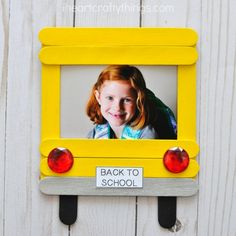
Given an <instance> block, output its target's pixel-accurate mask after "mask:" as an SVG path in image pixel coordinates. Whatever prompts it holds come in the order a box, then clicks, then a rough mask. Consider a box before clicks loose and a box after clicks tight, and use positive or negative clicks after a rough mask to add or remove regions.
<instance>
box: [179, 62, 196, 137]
mask: <svg viewBox="0 0 236 236" xmlns="http://www.w3.org/2000/svg"><path fill="white" fill-rule="evenodd" d="M196 90H197V89H196V64H194V65H191V66H178V103H177V104H178V115H177V117H178V121H177V130H178V139H191V140H195V139H196Z"/></svg>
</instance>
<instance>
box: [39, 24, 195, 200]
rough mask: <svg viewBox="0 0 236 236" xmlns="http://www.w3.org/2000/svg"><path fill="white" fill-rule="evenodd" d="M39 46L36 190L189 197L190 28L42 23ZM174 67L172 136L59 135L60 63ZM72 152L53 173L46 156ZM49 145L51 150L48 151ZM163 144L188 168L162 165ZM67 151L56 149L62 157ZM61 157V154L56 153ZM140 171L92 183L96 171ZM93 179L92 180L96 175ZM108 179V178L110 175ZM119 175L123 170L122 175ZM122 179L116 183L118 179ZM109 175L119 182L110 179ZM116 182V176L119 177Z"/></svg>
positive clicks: (192, 47) (191, 155) (192, 172)
mask: <svg viewBox="0 0 236 236" xmlns="http://www.w3.org/2000/svg"><path fill="white" fill-rule="evenodd" d="M39 39H40V41H41V43H42V49H41V50H40V53H39V58H40V61H41V63H42V99H41V143H40V153H41V159H40V190H41V191H42V192H43V193H45V194H49V195H115V196H118V195H120V196H191V195H194V194H195V193H196V192H197V191H198V184H197V181H196V179H195V178H196V176H197V174H198V171H199V165H198V163H197V161H196V157H197V155H198V152H199V146H198V144H197V142H196V61H197V57H198V55H197V50H196V43H197V34H196V32H195V31H193V30H192V29H187V28H44V29H42V30H41V31H40V33H39ZM113 64H115V65H123V64H124V65H153V66H158V65H159V66H160V65H161V66H165V65H168V66H170V65H171V66H177V130H178V131H177V139H155V140H154V139H150V140H147V139H139V140H122V139H106V140H105V139H83V138H62V137H61V136H60V99H61V98H60V89H61V88H60V86H61V83H60V77H61V74H60V72H61V66H65V65H74V66H76V65H113ZM53 150H54V154H55V153H56V154H55V155H62V154H58V153H59V152H60V151H65V150H66V151H68V152H69V154H72V157H71V156H70V157H71V159H70V161H71V166H70V168H69V170H68V171H65V172H63V173H57V172H55V171H53V170H52V169H51V168H50V167H49V165H48V163H49V160H48V156H50V155H52V152H53ZM55 150H56V151H55ZM168 150H178V151H179V150H185V151H186V152H187V154H188V156H189V165H188V167H187V168H186V169H185V170H184V171H182V172H179V173H173V172H170V171H169V170H167V168H166V167H165V165H164V164H163V157H164V155H165V153H166V152H167V151H168ZM66 154H68V153H66V152H64V153H63V155H66ZM63 155H62V156H63ZM101 168H104V170H105V171H107V170H109V171H111V170H114V169H116V171H117V172H116V173H118V172H119V171H120V173H122V174H123V172H122V169H123V170H126V171H127V170H129V171H134V170H136V171H140V173H139V176H136V177H135V176H133V177H134V178H136V179H134V181H136V180H137V178H139V180H138V181H140V182H139V183H138V185H137V186H131V185H130V187H129V185H125V184H123V185H122V184H121V185H120V186H112V185H111V186H106V187H102V186H99V184H98V183H97V181H100V179H99V178H101V176H98V173H97V171H99V170H101ZM98 177H99V178H98ZM111 178H113V177H111ZM124 178H126V179H125V180H127V178H128V177H127V176H125V177H124ZM125 180H124V181H125ZM113 181H121V179H119V178H118V179H117V180H114V179H113ZM122 183H123V182H122Z"/></svg>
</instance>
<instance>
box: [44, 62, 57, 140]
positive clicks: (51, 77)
mask: <svg viewBox="0 0 236 236" xmlns="http://www.w3.org/2000/svg"><path fill="white" fill-rule="evenodd" d="M41 106H42V109H41V119H42V126H41V140H43V139H45V138H59V136H60V66H48V65H44V64H43V65H42V98H41Z"/></svg>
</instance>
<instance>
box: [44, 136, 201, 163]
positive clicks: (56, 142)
mask: <svg viewBox="0 0 236 236" xmlns="http://www.w3.org/2000/svg"><path fill="white" fill-rule="evenodd" d="M176 146H178V147H182V148H183V149H185V150H186V151H187V152H188V154H189V156H190V158H193V157H196V156H197V154H198V152H199V147H198V145H197V143H196V142H195V141H194V140H157V139H156V140H154V139H152V140H143V139H139V140H124V139H64V138H63V139H62V138H61V139H50V140H44V141H43V142H42V143H41V146H40V151H41V154H42V156H44V157H47V156H48V154H49V152H50V151H51V150H52V149H54V148H56V147H63V148H68V149H69V150H70V151H71V152H72V154H73V155H74V156H75V157H97V158H98V157H99V158H104V157H106V158H136V159H137V158H157V157H159V158H162V157H163V155H164V153H165V152H166V151H167V150H168V149H169V148H171V147H176Z"/></svg>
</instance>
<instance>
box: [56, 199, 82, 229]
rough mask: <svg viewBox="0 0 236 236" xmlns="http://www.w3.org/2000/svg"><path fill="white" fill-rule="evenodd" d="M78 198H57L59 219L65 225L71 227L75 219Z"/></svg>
mask: <svg viewBox="0 0 236 236" xmlns="http://www.w3.org/2000/svg"><path fill="white" fill-rule="evenodd" d="M77 206H78V196H74V195H60V196H59V218H60V220H61V222H62V223H63V224H65V225H72V224H74V223H75V221H76V219H77Z"/></svg>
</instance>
